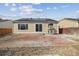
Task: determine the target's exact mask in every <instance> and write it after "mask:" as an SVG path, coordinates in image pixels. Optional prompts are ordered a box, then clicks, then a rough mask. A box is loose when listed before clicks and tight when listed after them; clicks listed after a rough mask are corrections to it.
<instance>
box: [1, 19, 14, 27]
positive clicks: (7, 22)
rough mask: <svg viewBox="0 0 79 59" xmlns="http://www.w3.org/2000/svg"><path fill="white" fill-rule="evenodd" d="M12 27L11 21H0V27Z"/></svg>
mask: <svg viewBox="0 0 79 59" xmlns="http://www.w3.org/2000/svg"><path fill="white" fill-rule="evenodd" d="M12 27H13V23H12V21H4V22H0V28H12Z"/></svg>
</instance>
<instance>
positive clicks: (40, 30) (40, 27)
mask: <svg viewBox="0 0 79 59" xmlns="http://www.w3.org/2000/svg"><path fill="white" fill-rule="evenodd" d="M36 32H42V24H36Z"/></svg>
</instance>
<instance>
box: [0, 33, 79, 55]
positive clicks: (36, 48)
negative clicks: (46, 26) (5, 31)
mask: <svg viewBox="0 0 79 59" xmlns="http://www.w3.org/2000/svg"><path fill="white" fill-rule="evenodd" d="M0 55H1V56H20V55H21V56H36V55H38V56H40V55H41V56H45V55H46V56H79V41H78V38H76V37H75V36H74V37H73V35H72V36H67V35H46V34H42V33H39V34H34V33H30V34H10V35H6V36H4V37H1V38H0Z"/></svg>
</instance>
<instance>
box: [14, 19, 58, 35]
mask: <svg viewBox="0 0 79 59" xmlns="http://www.w3.org/2000/svg"><path fill="white" fill-rule="evenodd" d="M57 23H58V22H57V21H55V20H52V19H47V18H22V19H18V20H15V21H13V33H46V34H56V33H57Z"/></svg>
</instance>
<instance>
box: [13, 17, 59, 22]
mask: <svg viewBox="0 0 79 59" xmlns="http://www.w3.org/2000/svg"><path fill="white" fill-rule="evenodd" d="M13 22H14V23H20V22H31V23H33V22H44V23H49V22H50V23H52V22H54V23H57V21H56V20H52V19H48V18H22V19H18V20H15V21H13Z"/></svg>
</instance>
